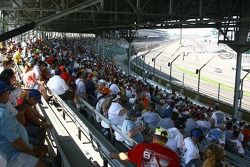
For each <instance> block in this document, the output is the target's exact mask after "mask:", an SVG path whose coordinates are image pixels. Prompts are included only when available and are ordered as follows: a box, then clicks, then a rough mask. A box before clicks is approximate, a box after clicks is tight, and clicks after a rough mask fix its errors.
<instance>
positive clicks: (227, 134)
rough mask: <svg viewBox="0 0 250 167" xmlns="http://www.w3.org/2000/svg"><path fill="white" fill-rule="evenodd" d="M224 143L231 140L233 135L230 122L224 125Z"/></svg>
mask: <svg viewBox="0 0 250 167" xmlns="http://www.w3.org/2000/svg"><path fill="white" fill-rule="evenodd" d="M224 133H225V141H226V144H227V143H228V141H229V140H230V139H231V137H232V135H233V124H232V122H231V121H229V122H227V123H226V127H225V131H224Z"/></svg>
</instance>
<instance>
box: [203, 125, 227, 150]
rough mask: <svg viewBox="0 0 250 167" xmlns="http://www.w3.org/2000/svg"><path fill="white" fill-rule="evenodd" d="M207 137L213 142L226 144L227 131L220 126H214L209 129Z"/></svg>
mask: <svg viewBox="0 0 250 167" xmlns="http://www.w3.org/2000/svg"><path fill="white" fill-rule="evenodd" d="M206 139H207V140H208V141H209V142H211V143H216V144H221V145H222V146H224V145H225V133H224V132H223V131H222V130H221V129H220V128H213V129H211V130H210V131H208V133H207V135H206Z"/></svg>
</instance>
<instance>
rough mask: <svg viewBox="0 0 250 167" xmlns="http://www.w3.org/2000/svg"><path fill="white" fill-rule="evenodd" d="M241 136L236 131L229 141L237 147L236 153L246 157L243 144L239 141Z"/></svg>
mask: <svg viewBox="0 0 250 167" xmlns="http://www.w3.org/2000/svg"><path fill="white" fill-rule="evenodd" d="M239 136H240V131H238V130H235V131H233V134H232V137H231V139H229V141H230V142H231V143H234V144H235V145H236V151H237V152H238V153H239V154H241V155H244V154H245V150H244V148H243V146H242V143H241V142H240V140H239Z"/></svg>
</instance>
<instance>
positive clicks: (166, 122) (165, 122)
mask: <svg viewBox="0 0 250 167" xmlns="http://www.w3.org/2000/svg"><path fill="white" fill-rule="evenodd" d="M178 117H179V114H178V113H177V112H173V114H172V117H171V118H163V119H161V120H160V121H159V122H158V124H157V127H162V128H165V129H169V128H173V127H174V122H175V121H176V119H177V118H178Z"/></svg>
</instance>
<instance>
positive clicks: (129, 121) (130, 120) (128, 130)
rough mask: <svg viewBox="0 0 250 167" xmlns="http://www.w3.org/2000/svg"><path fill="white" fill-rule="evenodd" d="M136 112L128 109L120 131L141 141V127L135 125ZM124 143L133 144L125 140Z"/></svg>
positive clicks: (138, 141)
mask: <svg viewBox="0 0 250 167" xmlns="http://www.w3.org/2000/svg"><path fill="white" fill-rule="evenodd" d="M137 117H138V115H137V112H136V110H134V109H130V110H129V111H128V112H127V118H126V119H125V120H124V121H123V124H122V128H121V129H122V132H123V133H124V134H126V135H127V136H128V137H129V138H132V139H134V140H135V141H136V142H137V143H142V142H143V136H142V134H141V130H142V129H141V127H140V126H137V125H136V122H135V121H136V120H137ZM125 143H126V144H127V145H129V146H133V145H134V143H132V142H130V141H127V140H125Z"/></svg>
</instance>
